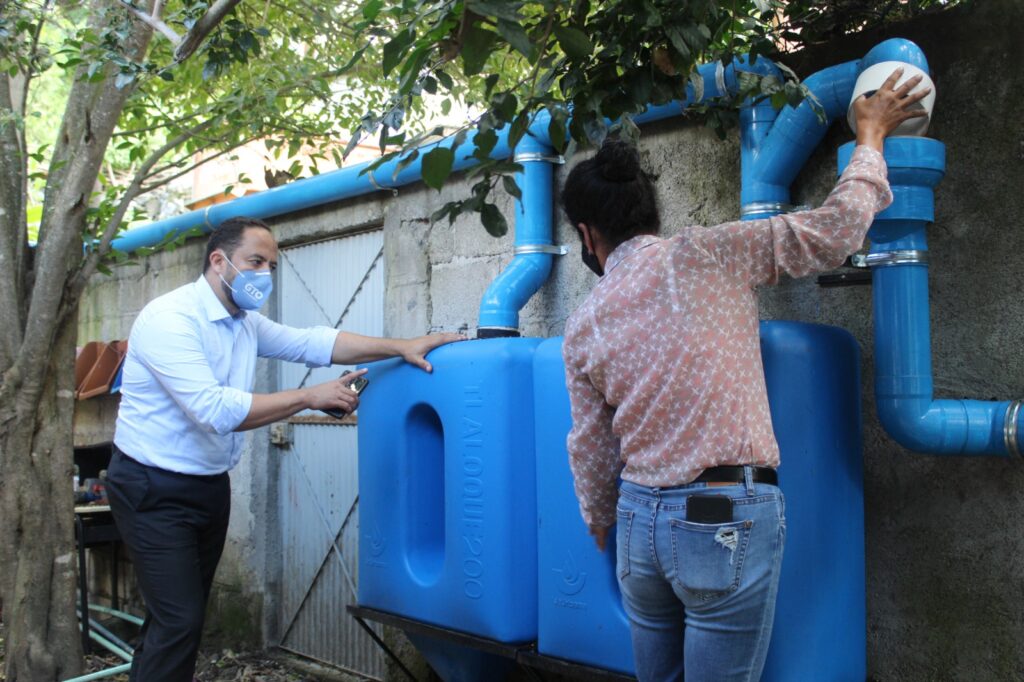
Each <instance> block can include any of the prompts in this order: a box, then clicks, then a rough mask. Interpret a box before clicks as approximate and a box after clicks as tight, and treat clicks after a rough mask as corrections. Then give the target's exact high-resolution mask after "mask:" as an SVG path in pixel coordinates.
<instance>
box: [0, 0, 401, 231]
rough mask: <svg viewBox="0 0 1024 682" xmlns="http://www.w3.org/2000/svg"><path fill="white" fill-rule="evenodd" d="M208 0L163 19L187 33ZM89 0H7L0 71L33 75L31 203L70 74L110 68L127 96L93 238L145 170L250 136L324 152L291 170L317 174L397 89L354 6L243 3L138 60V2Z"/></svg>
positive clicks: (185, 165) (158, 41)
mask: <svg viewBox="0 0 1024 682" xmlns="http://www.w3.org/2000/svg"><path fill="white" fill-rule="evenodd" d="M209 4H212V3H208V2H204V1H202V0H198V1H197V0H185V2H181V1H180V0H179V1H174V0H171V1H170V2H167V3H165V4H164V9H163V14H162V16H161V17H159V19H160V20H161V21H163V22H164V23H165V24H166V25H167V26H168V27H169V28H170V30H173V31H175V32H176V33H177V34H179V35H184V34H186V33H187V32H188V30H189V28H190V27H191V26H193V25H194V24H195V22H196V21H197V20H198V19H199V18H200V17H202V16H203V14H204V13H205V12H206V11H207V9H208V5H209ZM146 6H147V5H146V4H145V3H137V7H139V8H144V7H146ZM93 7H95V6H89V7H88V8H87V7H86V6H81V5H78V4H75V3H71V4H68V3H53V2H52V1H51V2H44V0H28V1H21V2H14V3H10V4H5V5H4V6H2V7H0V69H2V70H3V71H4V72H7V73H22V74H24V73H31V74H32V81H31V84H30V88H29V93H28V100H27V107H26V115H25V117H24V119H25V120H24V121H22V120H20V119H18V120H14V123H15V124H16V125H18V126H20V127H23V129H24V131H25V139H26V147H27V151H28V164H29V173H30V176H31V177H30V178H29V180H30V183H29V185H30V186H29V190H30V193H29V196H30V205H31V206H33V210H37V209H38V207H39V206H40V205H41V203H42V201H43V196H44V191H45V185H46V182H47V179H48V178H49V177H50V176H51V175H52V174H53V173H54V172H56V170H57V168H56V167H55V166H54V165H53V162H52V157H51V154H52V152H53V150H54V148H55V146H56V145H55V141H56V139H57V136H58V134H59V132H60V128H61V120H62V118H63V116H64V113H65V112H64V108H65V103H66V101H67V99H68V96H69V94H70V91H71V87H72V84H73V83H74V82H75V81H78V80H85V81H87V82H92V83H100V82H102V81H104V80H106V79H112V80H113V82H114V84H115V85H116V87H118V88H120V89H127V90H128V91H129V93H130V94H129V99H128V101H127V104H126V105H125V108H124V110H123V112H122V114H121V118H120V121H119V125H118V127H117V130H116V131H115V134H114V137H113V139H112V140H111V142H110V145H109V147H108V149H107V153H106V158H105V162H104V172H103V173H102V174H101V177H100V183H101V185H100V187H99V190H98V191H97V192H96V193H95V194H94V195H93V196H92V197H91V199H90V206H91V210H90V211H89V213H88V216H87V226H86V229H85V231H84V233H83V239H85V240H86V241H87V242H90V241H91V240H94V239H96V238H98V237H99V235H100V234H101V232H102V231H103V229H104V228H105V227H106V222H105V221H108V220H110V219H111V217H112V216H114V215H115V213H114V207H115V206H116V205H117V204H118V203H119V202H120V200H121V199H122V198H123V197H124V196H125V191H126V189H127V188H128V186H129V184H130V182H131V180H132V179H133V178H134V177H135V176H136V175H137V174H140V173H141V175H140V176H139V178H138V179H139V180H140V181H141V192H142V193H145V192H146V191H150V190H152V189H156V188H159V187H161V186H163V185H164V184H166V183H167V182H169V181H171V180H173V179H174V178H175V177H178V176H180V175H182V174H184V173H185V172H187V171H189V170H190V169H192V168H193V167H194V166H195V165H196V164H197V163H199V162H201V161H203V160H204V159H207V158H210V157H213V156H215V155H218V154H222V153H226V152H230V150H232V149H234V148H236V147H238V146H240V145H242V144H245V143H247V142H249V141H253V140H263V141H264V144H265V148H266V149H267V150H268V153H271V154H277V153H288V154H289V155H291V156H295V155H297V154H298V153H299V151H300V150H301V151H302V152H303V154H304V155H305V154H306V152H307V150H309V149H313V150H315V151H314V152H313V153H312V154H311V155H310V156H308V157H307V158H308V160H307V161H306V162H305V163H299V164H298V167H296V166H295V165H293V167H292V168H290V169H289V172H290V174H291V175H292V176H293V177H301V176H303V175H312V174H316V173H318V172H319V168H318V167H317V164H318V162H319V163H320V164H323V162H325V161H326V160H328V159H332V160H334V161H335V162H341V161H342V158H341V153H340V151H336V150H335V149H334V145H335V144H336V142H337V140H338V139H339V138H340V137H342V136H344V135H346V131H347V130H348V129H350V128H352V127H353V126H355V125H358V121H359V118H360V115H361V113H362V111H363V110H364V109H365V108H367V107H378V106H381V105H382V104H383V102H385V101H386V98H387V96H388V92H387V90H386V88H385V87H384V84H382V83H381V84H378V83H375V82H374V81H375V80H379V75H378V73H377V72H376V71H373V72H371V71H370V70H369V69H367V68H365V67H364V66H363V63H362V62H361V61H360V59H361V58H363V59H378V58H379V55H380V49H379V48H378V46H377V45H367V44H365V42H364V41H363V39H362V38H359V37H357V36H356V35H355V34H354V33H353V31H352V30H351V28H350V25H351V23H353V21H352V14H353V13H354V12H355V13H358V12H359V8H358V6H357V5H354V4H351V3H345V2H341V3H306V2H302V1H297V0H282V1H281V2H275V3H246V2H243V3H242V4H240V5H239V6H237V7H236V8H235V10H234V11H233V13H232V14H230V15H229V16H228V17H226V18H225V19H224V20H223V21H222V22H221V23H220V24H219V25H218V26H217V27H216V29H215V30H214V31H213V32H212V33H211V34H210V36H209V37H208V38H207V40H206V41H205V42H204V44H203V45H202V47H201V48H200V50H199V51H198V53H197V54H196V55H194V57H193V58H191V59H189V60H187V61H185V62H183V63H176V62H175V60H174V54H173V53H174V48H175V45H174V44H173V43H172V42H171V41H170V40H168V39H167V38H166V37H165V36H164V35H162V34H160V33H156V34H155V35H154V37H153V38H152V40H151V42H150V48H149V50H148V53H147V54H146V55H145V56H144V58H142V59H132V58H130V57H129V56H128V55H127V54H125V52H124V49H123V45H124V41H125V38H126V36H127V32H128V30H129V27H130V22H132V21H136V20H135V19H134V18H133V17H134V15H133V13H132V11H131V9H130V8H129V7H127V6H126V5H123V4H118V3H111V4H109V5H100V6H99V9H98V10H95V12H94V14H92V15H90V14H89V11H90V8H93ZM96 27H99V28H96ZM342 74H344V75H342ZM365 76H370V77H369V78H366V77H365ZM410 110H413V111H415V110H416V107H412V108H411V109H410ZM15 118H16V117H15ZM12 120H13V119H12ZM393 122H395V123H398V121H393ZM147 164H151V165H150V167H148V169H147ZM239 181H240V182H247V180H245V179H240V180H239ZM222 189H223V188H221V187H211V188H210V193H211V194H214V193H217V192H219V191H220V190H222ZM33 215H34V214H33ZM144 219H146V216H145V214H144V213H143V212H142V211H141V209H139V210H136V211H134V212H129V214H128V215H127V216H126V218H125V220H124V221H123V225H122V227H126V226H128V225H129V224H130V222H131V221H132V220H135V221H140V220H144Z"/></svg>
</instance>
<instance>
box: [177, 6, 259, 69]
mask: <svg viewBox="0 0 1024 682" xmlns="http://www.w3.org/2000/svg"><path fill="white" fill-rule="evenodd" d="M241 1H242V0H217V2H215V3H213V5H212V6H211V7H210V9H208V10H207V11H206V14H204V15H203V16H202V17H200V18H199V21H197V22H196V23H195V24H193V25H192V28H190V29H189V31H188V33H186V34H185V37H184V38H182V40H181V42H180V43H179V44H178V46H177V47H176V48H175V49H174V63H175V64H180V63H181V62H183V61H185V60H186V59H188V58H189V57H191V56H192V53H193V52H195V51H196V50H197V49H199V46H200V45H202V43H203V41H204V40H205V39H206V36H208V35H210V32H211V31H213V29H215V28H216V27H217V24H219V23H220V22H221V21H222V20H223V19H224V17H225V16H227V15H228V13H229V12H230V11H231V10H233V9H234V8H235V5H237V4H238V3H239V2H241Z"/></svg>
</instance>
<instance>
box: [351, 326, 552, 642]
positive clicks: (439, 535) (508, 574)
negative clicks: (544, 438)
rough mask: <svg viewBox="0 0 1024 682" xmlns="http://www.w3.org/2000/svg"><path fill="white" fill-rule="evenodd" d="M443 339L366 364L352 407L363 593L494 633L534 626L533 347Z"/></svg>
mask: <svg viewBox="0 0 1024 682" xmlns="http://www.w3.org/2000/svg"><path fill="white" fill-rule="evenodd" d="M539 343H540V340H539V339H521V338H504V339H488V340H478V341H466V342H462V343H456V344H451V345H448V346H443V347H441V348H438V349H436V350H434V351H433V352H432V353H431V354H430V356H429V357H430V362H431V364H432V365H433V367H434V371H433V374H427V373H426V372H424V371H423V370H421V369H418V368H416V367H413V366H411V365H408V364H406V363H404V362H402V361H400V360H388V361H383V362H377V363H372V364H370V365H369V368H370V372H369V374H368V375H367V376H368V378H369V380H370V385H369V386H368V387H367V389H366V391H365V392H364V393H363V396H362V400H361V404H360V408H359V518H360V543H359V603H360V605H362V606H366V607H369V608H375V609H379V610H382V611H388V612H390V613H394V614H397V615H401V616H405V617H407V618H412V619H415V620H420V621H424V622H427V623H431V624H434V625H439V626H441V627H445V628H450V629H454V630H460V631H463V632H468V633H471V634H475V635H479V636H481V637H487V638H490V639H495V640H498V641H501V642H510V643H511V642H525V641H530V640H533V639H535V638H536V635H537V608H536V604H537V577H536V572H535V571H534V570H533V567H534V566H535V565H536V561H537V558H536V557H537V532H536V524H537V506H536V488H535V476H536V470H535V464H534V462H535V460H534V457H533V447H534V439H533V404H532V403H533V401H532V396H533V370H532V368H533V353H534V350H535V349H536V347H537V345H538V344H539Z"/></svg>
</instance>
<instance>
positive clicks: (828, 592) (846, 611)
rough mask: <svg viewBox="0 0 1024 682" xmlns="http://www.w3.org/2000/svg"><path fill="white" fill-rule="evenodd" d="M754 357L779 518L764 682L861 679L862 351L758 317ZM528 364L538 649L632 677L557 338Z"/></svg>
mask: <svg viewBox="0 0 1024 682" xmlns="http://www.w3.org/2000/svg"><path fill="white" fill-rule="evenodd" d="M761 352H762V358H763V360H764V365H765V378H766V381H767V387H768V398H769V403H770V406H771V413H772V422H773V426H774V428H775V433H776V437H777V439H778V441H779V448H780V450H781V455H782V465H781V467H780V468H779V476H780V485H781V487H782V490H783V492H784V493H785V495H786V517H787V539H786V550H785V557H784V560H783V565H782V578H781V582H780V586H779V597H778V602H777V606H776V614H775V627H774V631H773V635H772V642H771V645H770V648H769V652H768V661H767V663H766V664H765V671H764V675H763V678H762V679H764V680H771V681H774V682H798V681H803V680H829V681H830V682H842V681H845V680H851V681H853V680H856V681H857V682H860V681H862V680H864V678H865V676H866V664H865V645H866V641H865V636H866V635H865V594H864V512H863V483H862V473H861V417H860V377H859V349H858V347H857V344H856V341H855V340H854V339H853V337H852V336H851V335H850V334H849V333H848V332H846V331H844V330H841V329H838V328H835V327H826V326H822V325H812V324H802V323H795V322H765V323H762V325H761ZM534 369H535V395H536V399H535V400H536V405H535V409H536V415H537V417H536V421H537V490H538V518H539V524H540V525H539V542H538V554H537V559H538V574H539V585H538V598H539V612H538V613H539V619H540V623H539V627H538V633H539V636H538V643H537V646H538V650H539V651H540V653H543V654H547V655H550V656H557V657H560V658H565V659H569V660H573V661H578V662H583V663H587V664H590V665H596V666H600V667H603V668H609V669H612V670H617V671H621V672H628V673H632V672H633V670H634V667H633V659H632V651H631V647H630V637H629V627H628V623H627V621H626V618H625V615H624V612H623V610H622V606H621V601H620V595H619V590H618V585H617V583H616V581H615V572H614V556H615V552H614V548H610V549H607V550H606V551H605V552H604V553H599V552H598V551H597V550H596V548H595V547H594V543H593V540H592V539H591V538H590V536H589V535H587V530H586V526H585V525H584V524H583V522H582V520H581V519H580V515H579V509H578V505H577V503H576V499H575V496H574V494H573V490H572V478H571V474H570V472H569V466H568V455H567V454H566V449H565V438H566V435H567V434H568V432H569V428H570V427H571V419H570V416H569V401H568V396H567V394H566V389H565V377H564V367H563V365H562V360H561V339H550V340H548V341H546V342H545V343H544V344H543V345H542V346H541V347H540V348H539V349H538V350H537V354H536V362H535V367H534ZM681 653H682V652H680V654H681Z"/></svg>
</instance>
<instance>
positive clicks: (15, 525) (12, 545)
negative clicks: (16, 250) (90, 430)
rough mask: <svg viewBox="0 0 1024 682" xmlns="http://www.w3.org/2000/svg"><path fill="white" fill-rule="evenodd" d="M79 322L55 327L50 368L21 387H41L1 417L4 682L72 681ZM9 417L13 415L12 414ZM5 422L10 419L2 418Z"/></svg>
mask: <svg viewBox="0 0 1024 682" xmlns="http://www.w3.org/2000/svg"><path fill="white" fill-rule="evenodd" d="M76 335H77V320H76V319H75V318H74V317H72V318H71V319H70V320H69V321H68V322H67V323H66V324H65V325H64V328H63V329H60V330H58V333H57V335H56V338H55V339H54V344H53V346H52V348H51V353H50V355H49V362H48V364H47V365H46V366H45V367H43V368H39V369H38V370H36V371H29V372H28V373H27V374H29V375H31V376H27V377H26V380H28V381H34V380H39V381H41V382H42V391H41V392H40V393H38V395H39V396H40V398H39V400H38V401H31V400H29V399H22V398H21V397H20V396H21V395H25V396H31V395H32V394H35V393H36V392H35V391H27V392H25V393H21V392H18V393H17V394H16V395H15V397H14V401H13V403H14V404H13V405H10V404H8V405H4V406H3V408H2V411H3V413H4V414H3V418H2V419H0V505H2V506H0V511H2V514H0V546H2V547H4V555H5V559H4V571H3V576H4V577H3V579H2V580H0V588H2V593H0V596H2V599H3V604H4V618H5V627H6V631H7V632H6V640H7V652H6V657H5V666H6V674H7V682H19V681H20V682H35V681H36V680H63V679H67V678H69V677H73V676H75V675H77V674H79V671H80V668H81V664H82V651H81V644H80V640H79V637H78V626H77V618H76V616H75V604H76V603H77V602H76V600H75V584H76V583H75V571H76V568H77V562H76V561H75V554H74V551H73V549H72V548H73V547H74V510H73V507H74V499H73V495H72V486H71V479H72V469H73V463H72V440H71V420H72V415H73V411H74V373H73V372H69V371H68V368H70V367H73V366H74V355H75V339H76ZM12 413H13V414H12ZM11 416H13V417H14V418H13V419H8V417H11Z"/></svg>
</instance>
